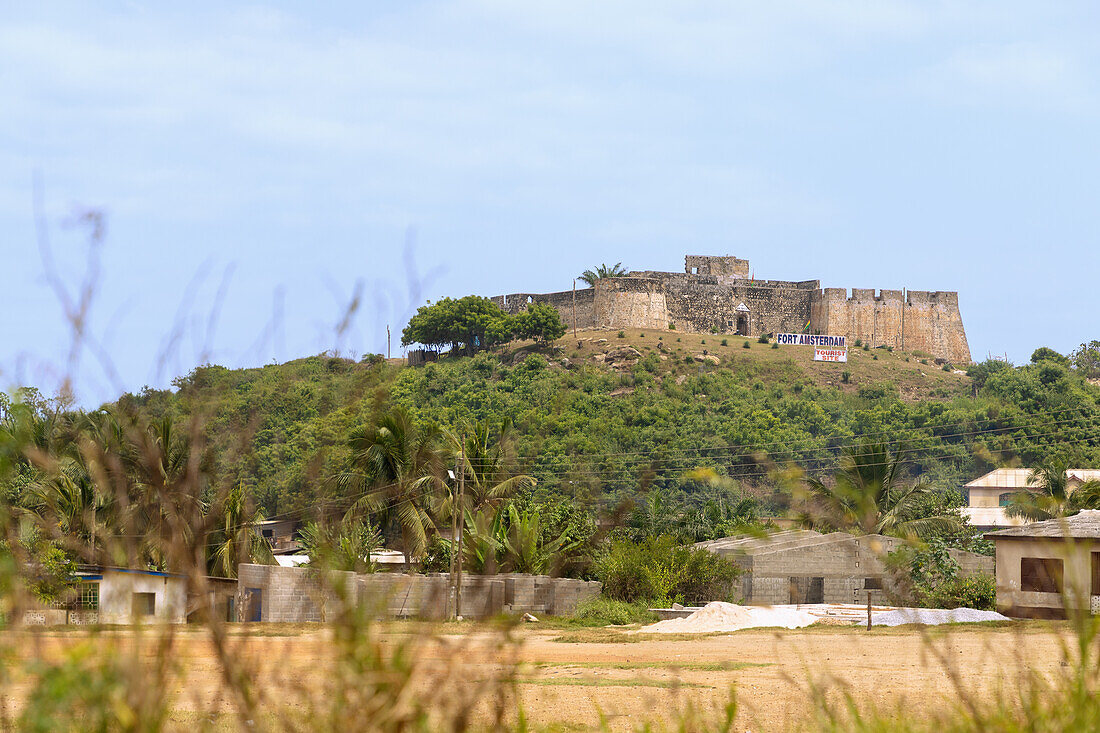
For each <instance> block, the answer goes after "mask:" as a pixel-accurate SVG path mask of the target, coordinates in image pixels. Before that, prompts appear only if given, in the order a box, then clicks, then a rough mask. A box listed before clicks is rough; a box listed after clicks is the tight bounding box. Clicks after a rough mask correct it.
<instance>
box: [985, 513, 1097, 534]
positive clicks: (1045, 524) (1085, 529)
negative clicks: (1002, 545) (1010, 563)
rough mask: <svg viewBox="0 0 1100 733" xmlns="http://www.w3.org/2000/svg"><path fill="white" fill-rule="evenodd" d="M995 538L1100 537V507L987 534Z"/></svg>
mask: <svg viewBox="0 0 1100 733" xmlns="http://www.w3.org/2000/svg"><path fill="white" fill-rule="evenodd" d="M985 536H986V537H991V538H993V539H999V538H1002V537H1021V538H1037V539H1039V538H1044V537H1046V538H1050V539H1082V540H1083V539H1100V509H1091V510H1085V511H1083V512H1081V513H1080V514H1074V515H1073V516H1072V517H1060V518H1058V519H1047V520H1045V521H1042V522H1032V523H1031V524H1025V525H1024V526H1022V527H1013V528H1011V529H1002V530H999V531H997V532H989V533H987V534H986V535H985Z"/></svg>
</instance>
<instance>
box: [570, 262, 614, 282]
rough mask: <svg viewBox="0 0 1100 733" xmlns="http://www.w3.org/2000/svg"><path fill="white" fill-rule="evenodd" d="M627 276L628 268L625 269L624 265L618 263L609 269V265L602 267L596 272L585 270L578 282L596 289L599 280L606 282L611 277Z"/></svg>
mask: <svg viewBox="0 0 1100 733" xmlns="http://www.w3.org/2000/svg"><path fill="white" fill-rule="evenodd" d="M625 274H626V268H624V267H623V263H621V262H616V263H615V264H614V265H612V266H610V267H608V266H607V265H600V266H598V267H597V268H596V269H595V270H594V271H593V270H585V271H584V272H583V273H581V276H580V277H579V278H577V279H578V280H580V281H582V282H584V283H586V284H587V285H588V287H590V288H591V287H595V285H596V281H597V280H606V279H607V278H611V277H622V276H623V275H625Z"/></svg>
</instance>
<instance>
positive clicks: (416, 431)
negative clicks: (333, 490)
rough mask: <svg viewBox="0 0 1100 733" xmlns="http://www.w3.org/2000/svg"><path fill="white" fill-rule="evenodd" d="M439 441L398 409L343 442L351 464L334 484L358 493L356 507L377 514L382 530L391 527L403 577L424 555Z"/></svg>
mask: <svg viewBox="0 0 1100 733" xmlns="http://www.w3.org/2000/svg"><path fill="white" fill-rule="evenodd" d="M440 437H441V433H440V431H439V428H437V427H436V426H434V425H417V424H415V423H414V422H413V420H412V418H410V417H409V415H408V413H406V412H405V411H404V410H394V411H393V412H390V413H387V414H385V415H383V416H382V417H381V418H380V419H379V420H378V424H377V425H373V426H371V427H367V428H358V429H356V430H354V431H353V432H352V434H351V437H350V438H349V440H348V446H349V447H350V449H351V459H350V461H349V466H348V469H347V470H346V471H345V472H344V473H343V474H341V475H340V477H339V484H340V486H341V487H342V488H343V489H344V490H346V491H347V490H351V491H354V492H362V493H363V496H362V498H361V499H359V500H358V502H357V507H358V508H359V509H361V510H363V511H366V512H377V513H378V514H379V515H380V516H381V517H382V518H383V520H384V521H383V526H384V525H385V523H386V521H389V522H393V523H394V524H396V526H397V528H398V530H399V532H400V534H401V550H402V552H404V554H405V569H406V572H412V559H413V557H414V556H415V555H418V554H420V553H421V552H423V551H424V548H425V547H426V546H427V543H428V532H429V531H430V530H431V529H432V527H433V524H432V520H431V516H430V515H429V511H428V510H429V507H430V506H431V505H432V503H433V500H434V498H435V496H436V494H437V493H438V491H439V490H440V488H441V487H442V486H443V479H442V475H443V457H444V451H443V450H442V449H441V448H440V442H441V441H440Z"/></svg>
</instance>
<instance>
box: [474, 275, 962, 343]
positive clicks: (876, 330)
mask: <svg viewBox="0 0 1100 733" xmlns="http://www.w3.org/2000/svg"><path fill="white" fill-rule="evenodd" d="M575 300H576V307H575V310H576V324H577V327H578V328H613V329H615V328H660V329H666V328H669V327H670V326H673V327H675V328H676V329H677V330H680V331H691V332H698V333H712V332H714V331H717V332H718V333H730V334H741V335H744V336H758V335H760V334H762V333H802V332H804V331H805V332H809V333H820V334H831V335H835V336H847V337H848V340H849V345H851V344H852V342H853V341H854V340H855V339H861V340H862V341H864V342H865V343H868V344H870V345H871V346H872V347H876V346H892V347H895V348H899V349H905V350H907V351H924V352H927V353H929V354H931V355H932V356H934V357H938V358H942V359H946V360H947V361H949V362H951V363H953V364H968V363H970V346H969V345H968V344H967V342H966V330H965V329H964V328H963V322H962V315H961V314H960V313H959V294H958V293H954V292H944V291H935V292H926V291H921V290H910V291H908V292H907V293H905V294H904V295H903V293H902V291H901V290H880V291H878V292H877V294H876V292H875V290H874V289H859V288H853V289H852V292H851V295H849V294H848V290H847V289H846V288H822V287H821V283H820V281H818V280H803V281H801V282H788V281H786V280H756V279H755V278H752V277H750V275H749V261H748V260H741V259H738V258H736V257H704V256H697V255H688V256H687V257H685V258H684V272H654V271H649V270H647V271H643V272H630V273H628V274H627V275H625V276H623V277H613V278H607V279H604V280H600V281H597V283H596V286H595V287H592V288H585V289H583V290H577V291H576V295H575ZM493 301H494V302H495V303H496V304H497V305H499V306H500V307H501V308H502V309H504V310H505V311H507V312H509V313H517V312H519V311H522V310H524V309H525V308H526V307H527V303H529V302H532V301H536V302H540V303H549V304H550V305H552V306H554V307H555V308H557V310H558V312H559V313H561V317H562V320H563V321H564V322H565V323H566V324H568V325H570V326H572V325H573V322H574V317H573V313H574V293H573V291H571V290H566V291H564V292H560V293H542V294H536V293H515V294H512V295H498V296H496V297H495V298H493Z"/></svg>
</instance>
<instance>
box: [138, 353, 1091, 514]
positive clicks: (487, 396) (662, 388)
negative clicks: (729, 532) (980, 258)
mask: <svg viewBox="0 0 1100 733" xmlns="http://www.w3.org/2000/svg"><path fill="white" fill-rule="evenodd" d="M746 344H748V348H746V346H745V345H746ZM704 350H705V351H706V354H705V355H704V353H703V352H704ZM970 372H971V374H972V375H973V376H965V375H963V374H960V373H956V372H955V371H953V370H952V368H951V367H947V369H946V370H945V369H944V367H942V366H937V365H936V364H934V363H933V361H932V360H931V359H929V358H928V357H927V355H922V354H916V353H901V352H896V351H895V352H890V351H887V350H885V349H873V350H863V349H858V348H853V349H851V351H850V361H849V363H847V364H826V363H815V362H813V361H811V353H810V349H809V348H808V347H781V348H773V347H772V346H771V345H770V344H763V343H758V342H757V341H756V340H755V339H754V340H746V339H743V338H739V337H732V336H712V335H700V334H681V333H677V332H675V331H630V332H627V333H624V334H623V335H622V337H620V336H619V335H618V333H616V332H608V331H592V332H581V333H580V334H578V335H577V337H574V336H573V335H572V334H569V335H567V337H565V338H563V339H561V340H559V341H558V342H556V343H555V344H553V345H551V346H550V347H536V346H535V345H533V344H530V343H528V344H513V345H510V346H509V347H507V348H505V349H503V350H497V351H495V352H493V353H480V354H477V355H476V356H473V357H462V358H455V359H451V358H443V359H441V360H440V361H439V362H438V363H433V364H428V365H427V366H425V367H419V368H411V367H405V366H402V365H401V364H400V363H398V360H393V361H391V362H386V361H384V360H381V359H377V358H375V359H365V360H364V361H363V362H361V363H355V362H351V361H347V360H343V359H335V358H328V357H324V356H318V357H311V358H307V359H301V360H297V361H293V362H289V363H286V364H281V365H272V366H266V367H263V368H259V369H243V370H229V369H225V368H222V367H217V366H207V367H202V368H199V369H196V370H195V371H193V372H192V373H191V374H189V375H187V376H186V377H184V378H181V379H179V380H177V382H176V389H174V390H171V391H153V390H147V391H145V392H143V393H141V394H139V395H127V396H125V397H124V398H123V401H131V402H134V403H136V404H137V405H138V406H140V407H141V408H142V409H143V410H144V411H146V412H147V413H149V414H150V415H152V416H158V417H159V416H162V415H172V416H175V417H180V418H182V417H185V416H188V415H191V414H193V413H195V411H201V414H202V415H203V417H204V421H205V426H206V430H207V433H208V437H209V440H210V442H211V445H212V448H213V451H212V455H213V456H214V460H215V461H216V462H217V470H218V472H219V473H220V475H221V476H222V477H223V478H225V479H227V480H230V481H234V482H240V483H243V484H244V485H245V486H246V487H247V488H248V489H249V490H250V491H251V492H252V493H253V495H254V496H255V497H256V498H257V499H258V501H259V502H260V503H261V505H262V506H263V509H264V511H265V512H266V513H267V514H268V515H272V514H276V513H284V512H288V511H306V510H309V509H310V508H311V507H314V506H316V505H317V504H318V502H323V501H326V500H327V501H331V502H333V503H334V504H338V503H339V502H341V501H343V500H345V499H346V498H347V497H341V496H340V492H339V490H338V489H337V487H336V485H335V482H334V481H333V480H332V478H331V477H332V476H333V475H334V474H335V473H336V472H337V471H338V470H339V468H340V466H341V465H342V464H343V461H344V460H345V459H346V456H347V453H346V448H345V446H344V441H345V438H346V436H347V435H348V433H349V431H350V430H352V429H353V428H354V427H355V426H357V425H361V424H363V423H366V422H368V421H371V420H373V419H374V417H375V416H376V415H378V414H379V413H381V412H382V411H385V410H388V409H390V408H392V407H394V406H400V407H404V408H406V409H407V410H408V411H409V412H410V413H412V414H413V415H414V416H415V417H416V418H417V419H419V420H425V421H435V422H437V423H439V424H441V425H443V426H445V427H448V428H452V429H456V430H457V429H459V428H460V427H461V425H462V424H463V423H464V421H467V420H470V419H479V420H490V421H499V420H500V419H502V418H508V419H510V420H512V421H513V423H514V425H515V428H516V433H517V436H518V442H517V452H518V460H519V463H520V466H521V468H523V469H524V470H526V471H527V472H529V473H531V474H533V475H534V476H535V477H536V478H537V479H538V481H539V487H538V491H539V492H540V493H543V494H558V495H563V496H567V497H574V496H575V497H577V499H578V501H584V502H588V503H591V504H604V505H611V504H612V503H614V501H615V500H616V499H618V498H620V497H622V496H624V495H632V494H634V493H636V492H637V491H638V489H639V487H640V486H655V487H660V488H665V489H668V490H670V491H673V492H680V494H681V495H686V496H690V495H692V493H693V492H696V491H698V490H700V488H701V487H699V486H697V485H696V483H695V482H694V481H693V480H692V479H690V478H688V477H687V476H685V473H686V472H687V471H689V470H691V469H693V468H696V467H699V466H711V467H714V468H716V469H717V470H718V471H719V472H720V473H722V474H724V475H727V476H730V477H732V478H734V479H737V480H738V481H740V482H741V485H742V486H743V487H745V489H746V490H747V491H749V492H750V493H755V494H757V495H758V496H760V497H762V498H763V499H764V500H765V502H766V503H769V504H771V505H772V506H771V509H773V510H779V509H782V505H783V501H784V497H783V496H782V494H780V493H778V492H776V491H775V490H774V489H773V481H772V480H771V479H770V478H769V472H770V471H772V470H774V469H776V468H781V467H784V466H787V465H789V464H792V463H793V464H797V465H799V466H801V467H803V468H805V469H807V470H811V471H816V470H821V469H824V468H830V467H832V466H833V465H834V464H835V459H836V456H837V454H838V451H839V449H840V448H841V447H842V446H844V445H847V444H850V443H851V442H852V441H853V439H854V438H856V437H857V436H864V435H874V436H879V437H881V438H883V439H885V440H888V441H891V442H893V443H894V444H895V445H894V447H895V448H896V449H897V450H900V451H902V452H903V456H904V458H905V461H906V463H907V465H908V466H909V468H910V470H911V471H912V472H913V473H914V474H920V475H923V476H924V477H926V478H928V479H930V480H932V481H934V482H935V483H936V484H937V485H939V486H941V487H943V488H945V489H956V488H957V487H959V486H960V485H961V484H962V483H964V482H965V481H966V480H968V479H970V478H972V477H973V476H975V475H978V474H979V473H981V472H984V471H986V470H989V469H990V468H993V467H996V466H1001V465H1017V464H1023V465H1030V464H1033V463H1034V462H1036V461H1038V460H1042V459H1045V458H1049V457H1052V456H1061V457H1064V458H1065V459H1066V460H1068V461H1069V462H1070V463H1071V464H1073V465H1079V466H1100V388H1098V387H1096V386H1094V385H1092V384H1090V383H1088V382H1086V381H1085V380H1084V379H1082V378H1081V377H1079V376H1078V375H1077V374H1076V373H1075V372H1074V371H1073V370H1072V369H1070V368H1069V367H1068V366H1067V365H1066V364H1065V363H1063V361H1060V360H1058V359H1045V360H1041V361H1040V362H1039V363H1037V364H1030V365H1027V366H1023V367H1018V368H1012V367H1009V366H1008V365H1005V364H1000V363H986V364H982V365H978V366H977V367H973V368H971V370H970Z"/></svg>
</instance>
